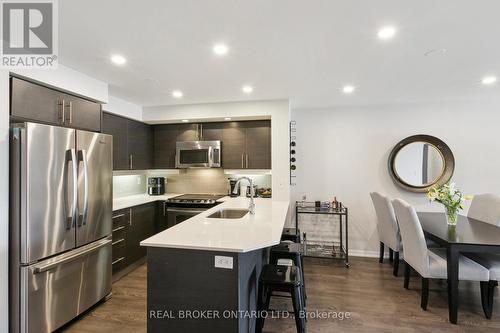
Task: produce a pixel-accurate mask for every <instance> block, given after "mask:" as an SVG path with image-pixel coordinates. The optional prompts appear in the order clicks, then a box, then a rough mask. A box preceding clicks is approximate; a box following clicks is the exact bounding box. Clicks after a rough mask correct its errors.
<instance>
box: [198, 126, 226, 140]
mask: <svg viewBox="0 0 500 333" xmlns="http://www.w3.org/2000/svg"><path fill="white" fill-rule="evenodd" d="M223 128H224V123H203V124H200V132H201V139H202V140H205V141H222V129H223Z"/></svg>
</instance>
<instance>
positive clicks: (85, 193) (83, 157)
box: [78, 149, 89, 227]
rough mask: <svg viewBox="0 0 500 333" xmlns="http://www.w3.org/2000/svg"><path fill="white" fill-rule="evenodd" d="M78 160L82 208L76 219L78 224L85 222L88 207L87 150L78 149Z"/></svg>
mask: <svg viewBox="0 0 500 333" xmlns="http://www.w3.org/2000/svg"><path fill="white" fill-rule="evenodd" d="M79 160H80V161H82V163H83V210H82V215H81V219H79V221H78V226H79V227H81V226H82V225H85V224H87V214H88V208H89V169H88V165H87V151H86V150H85V149H82V150H80V152H79Z"/></svg>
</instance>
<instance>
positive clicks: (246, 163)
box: [245, 154, 248, 169]
mask: <svg viewBox="0 0 500 333" xmlns="http://www.w3.org/2000/svg"><path fill="white" fill-rule="evenodd" d="M245 156H246V157H245V158H246V161H245V162H246V163H245V165H246V168H247V169H248V154H245Z"/></svg>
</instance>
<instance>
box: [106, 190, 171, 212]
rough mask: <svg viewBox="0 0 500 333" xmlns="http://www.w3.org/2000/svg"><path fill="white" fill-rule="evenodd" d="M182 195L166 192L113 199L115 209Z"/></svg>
mask: <svg viewBox="0 0 500 333" xmlns="http://www.w3.org/2000/svg"><path fill="white" fill-rule="evenodd" d="M178 195H180V194H179V193H165V194H162V195H149V194H146V193H144V194H135V195H129V196H126V197H122V198H116V199H113V211H115V210H120V209H124V208H129V207H134V206H139V205H142V204H145V203H148V202H155V201H158V200H160V201H163V200H167V199H169V198H173V197H176V196H178Z"/></svg>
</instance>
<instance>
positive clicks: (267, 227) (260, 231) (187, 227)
mask: <svg viewBox="0 0 500 333" xmlns="http://www.w3.org/2000/svg"><path fill="white" fill-rule="evenodd" d="M249 200H250V199H249V198H245V197H237V198H230V197H224V198H223V199H221V201H223V202H222V203H221V204H220V205H217V206H215V207H213V208H210V209H208V210H206V211H204V212H202V213H200V214H198V215H196V216H193V217H192V218H190V219H188V220H186V221H184V222H182V223H179V224H177V225H175V226H173V227H171V228H169V229H167V230H164V231H162V232H160V233H158V234H156V235H154V236H152V237H149V238H148V239H146V240H143V241H142V242H141V246H152V247H166V248H181V249H196V250H209V251H224V252H249V251H253V250H257V249H261V248H265V247H269V246H272V245H276V244H278V243H279V242H280V239H281V233H282V231H283V226H284V225H285V222H286V219H287V214H288V207H289V204H290V202H289V201H274V200H272V199H263V198H255V214H254V215H252V214H250V213H248V214H246V215H245V216H244V217H242V218H240V219H218V218H208V217H207V216H208V215H210V214H212V213H213V212H216V211H218V210H220V209H242V208H243V209H244V208H248V203H249Z"/></svg>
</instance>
